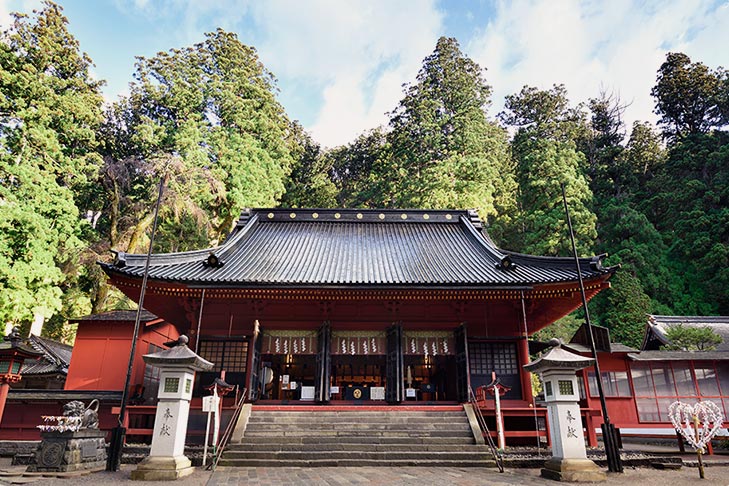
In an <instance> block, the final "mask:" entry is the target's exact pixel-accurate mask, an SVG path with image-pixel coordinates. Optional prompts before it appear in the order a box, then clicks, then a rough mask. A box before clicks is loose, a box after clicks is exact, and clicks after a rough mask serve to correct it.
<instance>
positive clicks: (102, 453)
mask: <svg viewBox="0 0 729 486" xmlns="http://www.w3.org/2000/svg"><path fill="white" fill-rule="evenodd" d="M98 411H99V401H98V400H92V401H91V403H89V405H88V406H85V405H84V404H83V402H80V401H78V400H74V401H72V402H68V403H67V404H65V405H64V406H63V415H59V416H44V417H43V421H44V422H45V423H44V424H43V425H39V426H38V428H39V429H41V443H40V444H39V445H38V448H37V449H36V450H35V453H34V455H33V459H31V463H30V465H29V466H28V469H27V471H28V472H73V471H103V470H104V469H105V467H106V441H105V440H104V437H105V436H106V432H104V431H101V430H99V415H98ZM54 422H55V423H54Z"/></svg>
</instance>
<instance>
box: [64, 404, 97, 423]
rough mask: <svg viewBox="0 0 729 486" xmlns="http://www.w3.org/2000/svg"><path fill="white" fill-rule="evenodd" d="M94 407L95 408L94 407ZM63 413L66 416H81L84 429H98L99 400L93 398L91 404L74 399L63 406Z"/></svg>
mask: <svg viewBox="0 0 729 486" xmlns="http://www.w3.org/2000/svg"><path fill="white" fill-rule="evenodd" d="M92 407H93V408H92ZM63 415H64V416H65V417H81V426H80V427H79V430H82V429H98V428H99V400H97V399H93V400H91V402H90V403H89V406H88V407H86V406H84V403H83V402H82V401H79V400H73V401H71V402H68V403H66V404H65V405H64V406H63Z"/></svg>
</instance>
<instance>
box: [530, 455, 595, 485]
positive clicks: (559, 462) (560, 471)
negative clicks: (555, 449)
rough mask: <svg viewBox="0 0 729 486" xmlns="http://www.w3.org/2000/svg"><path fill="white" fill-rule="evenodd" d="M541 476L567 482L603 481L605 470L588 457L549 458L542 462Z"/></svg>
mask: <svg viewBox="0 0 729 486" xmlns="http://www.w3.org/2000/svg"><path fill="white" fill-rule="evenodd" d="M542 477H543V478H547V479H554V480H555V481H565V482H568V483H578V482H580V483H581V482H585V483H596V482H599V481H605V480H606V479H607V476H606V474H605V471H603V470H602V469H600V468H599V467H597V464H595V463H594V462H593V461H591V460H589V459H550V460H548V461H547V462H545V463H544V468H543V469H542Z"/></svg>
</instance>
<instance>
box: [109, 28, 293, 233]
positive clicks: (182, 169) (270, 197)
mask: <svg viewBox="0 0 729 486" xmlns="http://www.w3.org/2000/svg"><path fill="white" fill-rule="evenodd" d="M130 90H131V94H130V96H129V97H128V98H127V99H124V100H122V101H121V102H120V103H119V104H118V105H117V106H116V107H115V109H114V112H113V113H112V116H111V117H110V124H109V126H108V128H107V132H108V133H109V137H108V139H109V145H108V146H109V148H110V149H111V150H110V153H109V155H110V156H111V157H112V158H113V160H112V163H113V164H118V163H119V161H124V160H126V161H129V162H130V163H132V164H133V163H137V162H141V163H145V164H147V166H148V167H149V166H151V167H149V169H148V170H150V171H151V173H160V172H161V171H162V168H161V167H159V166H160V164H161V166H162V167H165V170H169V169H170V168H169V167H167V166H168V164H169V163H170V161H171V160H174V161H176V162H179V164H180V166H179V167H173V168H172V169H171V170H172V172H173V174H172V177H170V189H171V190H175V187H174V186H175V185H176V184H178V183H179V187H178V188H177V189H178V190H177V191H176V194H178V195H180V196H182V195H184V196H185V197H186V198H188V199H189V201H190V203H191V204H182V205H181V206H185V207H187V209H186V210H185V211H182V212H181V213H180V214H184V215H185V217H188V218H189V217H198V216H199V215H197V214H195V213H196V211H195V210H193V209H192V208H193V206H196V207H197V208H199V209H200V210H201V211H202V214H204V215H205V216H206V217H207V218H208V221H209V223H210V225H211V228H212V234H210V235H209V236H210V237H211V239H216V238H220V237H222V236H224V235H225V234H227V232H228V231H229V230H230V228H231V227H232V224H233V222H234V221H235V220H236V219H237V218H238V215H239V214H240V210H241V209H242V208H244V207H251V206H272V205H275V204H276V203H277V202H278V200H279V199H280V198H281V196H282V195H283V193H284V184H285V181H286V177H287V176H288V174H289V172H290V170H291V166H292V163H293V155H292V153H293V152H294V151H298V150H300V149H299V148H298V147H296V143H297V142H299V140H297V139H296V136H295V134H296V130H295V129H294V128H293V126H292V125H291V123H290V122H289V120H288V118H287V117H286V115H285V113H284V110H283V107H281V105H280V104H279V103H278V101H277V100H276V98H275V80H274V78H273V75H272V74H271V73H270V72H268V70H266V68H265V67H264V66H263V64H262V63H261V62H260V60H259V59H258V55H257V54H256V51H255V49H253V48H251V47H248V46H245V45H243V44H242V43H241V42H240V41H239V40H238V39H237V37H236V36H235V34H231V33H228V32H224V31H222V30H220V29H219V30H217V31H216V32H213V33H209V34H206V39H205V41H204V42H202V43H199V44H196V45H194V46H192V47H186V48H182V49H172V50H170V51H168V52H160V53H159V54H157V55H156V56H155V57H153V58H149V59H147V58H139V60H138V63H137V71H136V74H135V82H133V83H132V84H131V86H130ZM183 174H185V177H184V180H183V181H180V180H179V179H180V176H182V175H183ZM152 185H154V182H152ZM146 192H147V193H149V190H147V191H146ZM137 219H140V218H137ZM145 229H146V228H145Z"/></svg>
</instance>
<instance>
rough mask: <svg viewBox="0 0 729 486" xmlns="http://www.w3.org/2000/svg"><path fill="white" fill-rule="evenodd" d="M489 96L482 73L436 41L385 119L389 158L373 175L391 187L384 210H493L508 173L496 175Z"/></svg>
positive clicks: (496, 142)
mask: <svg viewBox="0 0 729 486" xmlns="http://www.w3.org/2000/svg"><path fill="white" fill-rule="evenodd" d="M490 96H491V87H490V86H488V85H487V84H486V81H485V79H484V76H483V69H481V67H480V66H479V65H478V64H476V63H475V62H473V61H472V60H471V59H469V58H468V57H466V56H464V55H463V53H462V52H461V50H460V47H459V45H458V42H457V41H456V40H455V39H452V38H445V37H441V38H440V39H439V40H438V43H437V45H436V47H435V50H434V51H433V53H432V54H431V55H430V56H428V57H426V58H425V60H424V61H423V66H422V68H421V69H420V71H419V73H418V76H417V82H416V83H415V84H413V85H409V86H407V87H406V89H405V97H404V98H403V99H402V100H401V101H400V104H399V106H398V107H397V108H396V109H395V111H394V112H393V113H392V114H391V118H390V128H391V131H390V133H389V134H388V136H387V140H388V142H389V145H390V147H389V149H390V160H389V161H388V162H389V163H388V164H387V166H383V167H381V168H380V169H379V171H378V172H377V177H378V178H380V179H386V178H387V179H390V181H391V184H392V190H391V191H390V193H389V194H387V198H388V199H389V201H386V202H387V204H386V205H387V206H390V207H423V208H443V207H456V208H476V209H478V210H479V212H480V214H481V215H482V216H484V217H488V216H493V215H495V214H496V213H497V208H496V199H497V194H498V193H499V191H500V190H499V188H498V185H499V184H502V181H504V180H505V179H506V180H507V181H508V179H509V178H510V177H512V175H511V174H510V173H508V172H504V171H502V170H501V169H502V167H503V165H504V164H505V163H506V160H507V159H508V157H507V154H508V152H507V150H508V145H507V137H506V132H505V131H504V130H503V129H502V128H500V127H498V126H497V125H496V124H495V123H493V122H490V121H489V120H488V119H487V118H486V108H487V107H488V105H489V103H490ZM502 185H503V184H502ZM501 192H504V191H501Z"/></svg>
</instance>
